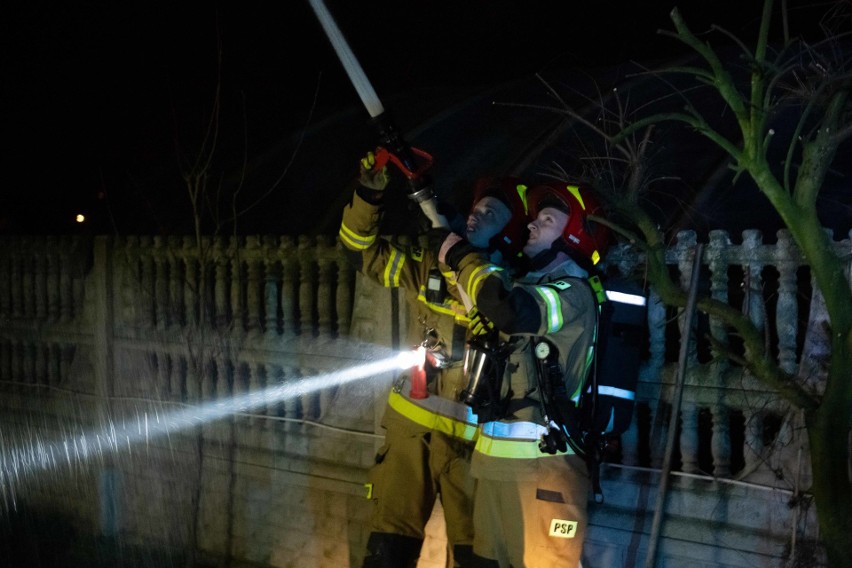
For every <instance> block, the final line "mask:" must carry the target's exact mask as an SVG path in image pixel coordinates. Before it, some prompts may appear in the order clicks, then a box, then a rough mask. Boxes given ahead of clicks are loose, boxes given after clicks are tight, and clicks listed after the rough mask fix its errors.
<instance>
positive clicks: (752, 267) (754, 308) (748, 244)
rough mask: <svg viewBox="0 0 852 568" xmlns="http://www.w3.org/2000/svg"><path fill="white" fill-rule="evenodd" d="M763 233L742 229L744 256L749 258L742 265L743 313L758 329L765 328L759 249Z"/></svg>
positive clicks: (761, 265) (761, 264)
mask: <svg viewBox="0 0 852 568" xmlns="http://www.w3.org/2000/svg"><path fill="white" fill-rule="evenodd" d="M762 245H763V234H762V233H761V232H760V231H757V230H748V231H743V253H744V258H747V259H750V260H749V262H748V263H747V264H745V265H743V308H742V310H743V314H745V315H747V316H748V318H749V319H750V320H751V322H752V323H753V324H754V325H755V327H757V329H758V330H761V331H763V330H764V329H765V328H766V305H765V304H764V300H763V277H762V272H763V262H762V261H761V260H759V259H761V258H763V257H762V255H761V254H760V249H761V248H762Z"/></svg>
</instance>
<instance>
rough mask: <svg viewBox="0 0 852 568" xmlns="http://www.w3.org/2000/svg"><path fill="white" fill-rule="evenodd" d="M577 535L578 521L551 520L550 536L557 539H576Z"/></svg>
mask: <svg viewBox="0 0 852 568" xmlns="http://www.w3.org/2000/svg"><path fill="white" fill-rule="evenodd" d="M576 534H577V521H566V520H564V519H550V532H549V533H548V536H552V537H556V538H574V537H575V536H576Z"/></svg>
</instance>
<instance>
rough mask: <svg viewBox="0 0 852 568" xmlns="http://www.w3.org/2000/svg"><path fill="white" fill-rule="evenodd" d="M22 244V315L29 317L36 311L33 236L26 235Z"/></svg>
mask: <svg viewBox="0 0 852 568" xmlns="http://www.w3.org/2000/svg"><path fill="white" fill-rule="evenodd" d="M21 244H22V247H21V251H22V252H23V254H22V255H21V291H22V292H23V298H22V303H21V308H22V309H21V317H24V318H27V319H29V318H30V317H32V315H33V314H34V312H35V310H34V309H33V301H34V300H33V272H32V261H33V246H32V238H31V237H24V238H23V239H22V242H21Z"/></svg>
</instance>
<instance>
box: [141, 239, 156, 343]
mask: <svg viewBox="0 0 852 568" xmlns="http://www.w3.org/2000/svg"><path fill="white" fill-rule="evenodd" d="M152 245H153V239H152V238H151V237H150V236H148V235H144V236H142V237H141V238H140V240H139V260H140V265H141V269H142V272H141V279H140V282H141V286H140V288H141V290H142V293H141V294H140V295H139V296H140V297H139V299H138V300H139V301H141V303H142V304H143V306H144V309H143V312H142V317H143V321H142V323H143V325H144V326H145V327H147V328H151V327H153V326H154V325H155V324H156V321H157V310H156V307H155V303H156V293H155V287H156V270H155V266H154V256H153V250H154V247H153V246H152Z"/></svg>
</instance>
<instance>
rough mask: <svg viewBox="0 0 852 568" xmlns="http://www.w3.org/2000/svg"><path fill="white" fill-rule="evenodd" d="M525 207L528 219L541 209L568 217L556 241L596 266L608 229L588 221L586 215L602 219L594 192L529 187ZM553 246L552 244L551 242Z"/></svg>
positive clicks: (561, 186) (551, 185)
mask: <svg viewBox="0 0 852 568" xmlns="http://www.w3.org/2000/svg"><path fill="white" fill-rule="evenodd" d="M527 204H528V206H529V215H530V217H531V218H532V219H535V218H536V217H537V216H538V212H539V211H541V210H542V209H544V208H545V207H555V208H557V209H560V210H562V211H564V212H565V213H567V214H568V223H567V224H566V225H565V229H564V230H563V231H562V238H561V239H557V242H558V243H559V245H560V246H563V247H567V248H568V249H569V252H571V251H574V252H576V253H579V254H580V255H581V256H582V257H583V258H585V259H588V260H589V261H590V262H591V263H592V265H593V266H594V265H596V264H598V262H600V261H601V258H602V257H603V255H604V254H605V253H606V249H607V247H608V246H609V242H610V232H609V228H608V227H606V226H605V225H601V224H600V223H596V222H594V221H592V220H590V219H589V218H588V217H589V215H596V216H599V217H603V216H604V211H603V208H602V207H601V205H600V202H599V201H598V197H597V196H596V195H595V193H594V191H592V190H591V189H589V188H588V187H586V186H583V185H575V184H569V183H564V182H558V181H553V182H548V183H545V184H541V185H536V186H533V187H531V188H530V189H529V191H527ZM554 244H556V243H554Z"/></svg>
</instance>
